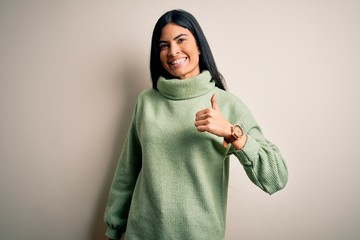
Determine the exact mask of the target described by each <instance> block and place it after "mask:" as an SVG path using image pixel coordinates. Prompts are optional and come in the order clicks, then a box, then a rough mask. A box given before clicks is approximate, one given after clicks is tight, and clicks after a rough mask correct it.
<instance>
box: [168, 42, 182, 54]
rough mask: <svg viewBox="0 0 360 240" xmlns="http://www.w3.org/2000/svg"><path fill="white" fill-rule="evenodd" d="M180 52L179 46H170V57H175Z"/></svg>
mask: <svg viewBox="0 0 360 240" xmlns="http://www.w3.org/2000/svg"><path fill="white" fill-rule="evenodd" d="M179 52H180V49H179V46H178V45H177V44H171V45H170V51H169V57H174V56H176V55H177V54H178V53H179Z"/></svg>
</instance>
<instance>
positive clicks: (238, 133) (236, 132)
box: [234, 125, 243, 138]
mask: <svg viewBox="0 0 360 240" xmlns="http://www.w3.org/2000/svg"><path fill="white" fill-rule="evenodd" d="M234 134H236V135H237V137H238V138H239V137H241V136H242V135H243V131H242V129H241V127H240V126H239V125H235V126H234Z"/></svg>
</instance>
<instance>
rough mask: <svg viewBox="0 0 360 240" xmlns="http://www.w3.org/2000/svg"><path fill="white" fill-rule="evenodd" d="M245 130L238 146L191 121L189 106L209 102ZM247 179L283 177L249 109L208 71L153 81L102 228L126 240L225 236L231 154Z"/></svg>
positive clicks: (275, 184) (279, 180)
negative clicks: (241, 145) (213, 101)
mask: <svg viewBox="0 0 360 240" xmlns="http://www.w3.org/2000/svg"><path fill="white" fill-rule="evenodd" d="M215 92H216V93H217V103H218V106H219V108H220V110H221V112H222V114H223V115H224V117H225V118H226V119H227V120H228V121H229V122H231V123H239V124H240V125H241V126H242V128H243V130H244V132H245V133H246V134H247V135H248V139H247V142H246V144H245V146H244V148H243V149H242V150H235V149H234V148H233V147H232V146H231V145H230V146H229V147H228V148H225V147H224V146H223V138H221V137H218V136H216V135H213V134H210V133H207V132H198V131H197V129H196V128H195V125H194V122H195V113H196V112H197V111H199V110H201V109H204V108H209V107H211V102H210V99H211V96H212V95H213V94H214V93H215ZM231 154H234V155H235V156H236V157H237V158H238V159H239V161H240V163H241V164H242V165H243V167H244V169H245V171H246V173H247V175H248V177H249V178H250V180H251V181H252V182H253V183H255V184H256V185H257V186H259V187H260V188H261V189H262V190H264V191H265V192H267V193H269V194H272V193H274V192H276V191H278V190H280V189H282V188H283V187H284V186H285V185H286V182H287V168H286V165H285V162H284V160H283V158H282V157H281V155H280V152H279V150H278V148H277V147H276V146H275V145H273V144H272V143H270V142H269V141H267V140H266V139H265V138H264V136H263V135H262V132H261V130H260V128H259V126H258V124H257V123H256V121H255V119H254V118H253V116H252V114H251V113H250V111H249V110H248V108H247V107H246V106H245V105H244V104H243V103H242V102H241V101H240V100H239V99H238V98H237V97H236V96H234V95H232V94H231V93H229V92H226V91H223V90H221V89H219V88H217V87H215V83H214V81H213V80H212V79H211V75H210V73H209V72H208V71H204V72H202V73H201V74H200V75H199V76H197V77H194V78H190V79H186V80H178V79H164V78H160V79H159V81H158V90H154V89H148V90H145V91H144V92H143V93H142V94H141V95H140V96H139V98H138V101H137V103H136V108H135V111H134V115H133V119H132V122H131V126H130V128H129V132H128V135H127V138H126V141H125V144H124V147H123V150H122V153H121V156H120V160H119V163H118V167H117V169H116V172H115V175H114V179H113V183H112V186H111V189H110V194H109V201H108V205H107V208H106V211H105V222H106V223H107V225H108V230H107V232H106V235H107V236H108V237H110V238H113V239H118V237H119V234H121V232H122V231H124V230H125V228H126V239H127V240H152V239H153V240H163V239H164V240H170V239H174V240H184V239H186V240H201V239H204V240H209V239H212V240H220V239H224V235H225V220H226V202H227V190H228V179H229V156H230V155H231Z"/></svg>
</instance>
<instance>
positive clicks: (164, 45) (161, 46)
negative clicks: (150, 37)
mask: <svg viewBox="0 0 360 240" xmlns="http://www.w3.org/2000/svg"><path fill="white" fill-rule="evenodd" d="M167 46H168V45H167V44H160V45H159V48H160V49H165V48H167Z"/></svg>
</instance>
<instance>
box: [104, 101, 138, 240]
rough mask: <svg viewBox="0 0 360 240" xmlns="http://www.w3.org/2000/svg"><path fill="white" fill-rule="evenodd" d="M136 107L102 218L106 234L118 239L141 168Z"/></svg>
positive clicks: (123, 229) (122, 229) (125, 220)
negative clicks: (106, 227)
mask: <svg viewBox="0 0 360 240" xmlns="http://www.w3.org/2000/svg"><path fill="white" fill-rule="evenodd" d="M136 125H137V124H136V108H135V112H134V114H133V118H132V122H131V125H130V128H129V130H128V134H127V137H126V140H125V143H124V146H123V150H122V152H121V155H120V159H119V161H118V165H117V168H116V172H115V174H114V178H113V181H112V185H111V188H110V193H109V199H108V205H107V207H106V210H105V214H104V219H105V223H106V224H107V225H108V229H107V231H106V236H108V237H110V238H111V239H119V238H120V236H121V234H122V233H123V232H124V231H125V228H126V224H127V219H128V213H129V208H130V203H131V198H132V195H133V191H134V187H135V183H136V180H137V177H138V174H139V171H140V169H141V147H140V143H139V138H138V132H137V127H136Z"/></svg>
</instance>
